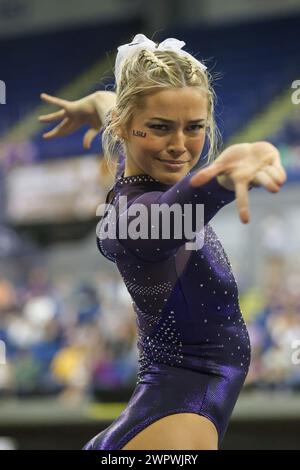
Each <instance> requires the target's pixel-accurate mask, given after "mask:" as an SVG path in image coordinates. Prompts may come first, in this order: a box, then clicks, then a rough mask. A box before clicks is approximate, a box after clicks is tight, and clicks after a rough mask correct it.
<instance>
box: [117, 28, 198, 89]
mask: <svg viewBox="0 0 300 470" xmlns="http://www.w3.org/2000/svg"><path fill="white" fill-rule="evenodd" d="M183 46H185V42H184V41H179V39H176V38H168V39H165V40H164V41H163V42H161V43H160V44H159V45H158V46H157V45H156V44H155V42H153V41H151V39H148V38H147V36H145V35H144V34H136V35H135V36H134V38H133V40H132V42H131V43H129V44H123V45H122V46H119V47H118V54H117V57H116V62H115V77H116V81H117V82H118V81H119V78H120V73H121V66H122V63H123V61H124V60H125V59H127V58H128V57H132V56H133V55H134V54H136V53H137V51H140V50H142V49H148V50H150V51H175V52H177V53H178V54H181V55H186V56H189V57H191V58H193V59H194V60H196V61H197V62H198V64H199V67H200V68H201V69H202V70H206V69H207V67H206V66H205V65H204V64H202V62H200V61H199V60H197V59H195V57H193V56H192V55H191V54H189V53H188V52H186V51H183V50H182V47H183Z"/></svg>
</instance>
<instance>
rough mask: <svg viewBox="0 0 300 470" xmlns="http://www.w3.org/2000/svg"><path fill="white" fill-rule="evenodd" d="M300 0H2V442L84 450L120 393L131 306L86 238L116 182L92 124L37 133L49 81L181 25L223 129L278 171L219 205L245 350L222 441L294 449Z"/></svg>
mask: <svg viewBox="0 0 300 470" xmlns="http://www.w3.org/2000/svg"><path fill="white" fill-rule="evenodd" d="M299 31H300V1H297V0H289V1H288V0H286V1H285V2H282V1H279V0H268V1H264V2H261V1H260V0H227V1H222V0H184V1H183V0H174V1H159V0H152V1H151V2H148V1H141V0H123V1H121V0H110V1H109V2H105V1H104V0H85V1H84V2H82V1H81V0H52V1H51V2H48V1H46V0H39V2H37V1H35V0H0V103H1V104H0V268H1V269H0V270H1V272H0V436H1V437H0V447H1V449H10V448H11V449H36V450H37V449H79V448H81V447H82V446H83V445H84V443H85V442H86V441H87V440H88V439H90V438H91V437H92V436H93V435H94V434H96V433H97V432H99V431H100V430H101V429H104V428H105V427H106V426H107V425H109V424H110V423H111V422H112V420H113V419H114V418H115V417H116V416H117V415H118V414H119V413H120V412H121V410H122V409H123V408H124V407H125V406H126V401H127V400H128V398H129V396H130V394H131V391H132V389H133V387H134V384H135V381H136V370H137V350H136V346H135V341H136V337H135V334H136V330H135V318H134V315H133V310H132V306H131V301H130V299H129V296H128V294H127V291H126V289H125V287H124V286H123V284H122V280H121V278H120V276H119V274H118V271H117V269H116V267H115V266H114V265H113V264H112V263H110V262H109V261H108V260H106V259H104V258H103V256H101V254H100V253H99V252H98V251H97V247H96V241H95V240H96V239H95V229H96V224H97V218H96V215H95V214H96V207H97V205H98V204H99V203H101V202H103V200H104V196H105V194H106V190H107V189H108V187H109V186H110V184H111V182H112V178H111V175H110V173H109V172H108V170H107V168H106V166H105V164H104V163H103V159H102V147H101V135H99V137H98V138H97V139H96V140H95V141H94V143H93V145H92V148H91V150H90V151H84V149H83V146H82V136H83V134H84V129H82V130H80V131H78V132H76V133H75V134H73V135H72V136H69V137H66V138H60V139H54V140H50V141H45V140H43V139H42V134H43V133H44V132H45V131H46V130H48V129H50V128H52V127H53V126H42V125H41V124H40V123H39V122H38V121H37V116H38V115H39V114H45V113H47V112H48V111H49V112H50V111H51V110H53V109H54V108H53V107H49V106H46V105H45V104H43V103H42V102H41V100H40V98H39V95H40V93H42V92H46V93H49V94H53V95H56V96H59V97H62V98H66V99H72V100H73V99H78V98H80V97H82V96H85V95H86V94H89V93H91V92H92V91H95V90H97V89H107V90H109V89H112V86H113V83H114V79H113V73H112V67H113V64H114V57H115V53H116V47H117V46H118V45H120V44H123V43H126V42H130V41H131V40H132V38H133V36H134V35H135V34H137V33H139V32H143V33H144V34H147V35H148V36H149V37H150V38H151V39H153V40H155V41H156V42H159V41H162V40H163V39H165V38H167V37H178V38H180V39H182V40H184V41H185V42H186V50H188V51H189V52H191V53H194V54H196V56H197V57H198V58H200V59H205V60H206V61H207V65H208V67H209V70H210V71H211V72H212V73H213V74H216V76H217V77H218V78H217V80H216V82H215V91H216V93H217V97H218V104H217V121H218V125H219V128H220V130H221V132H222V136H223V140H224V145H228V144H230V143H233V142H242V141H245V142H247V141H254V140H263V139H267V140H269V141H271V142H273V143H274V144H276V145H277V146H278V147H279V149H280V152H281V156H282V159H283V163H284V166H285V168H286V171H287V174H288V181H287V183H286V185H285V186H284V188H283V189H282V190H281V191H280V192H279V193H278V194H276V195H274V194H272V195H271V194H270V193H268V192H267V191H265V190H262V189H255V190H253V191H251V195H250V203H251V223H250V224H248V225H245V226H244V225H242V224H241V222H240V221H239V218H238V215H237V211H236V208H235V206H234V204H231V205H230V206H229V207H226V208H224V209H223V210H222V212H221V213H219V214H218V216H217V217H216V218H215V220H214V221H213V223H212V225H213V226H214V228H215V229H216V231H217V234H218V236H219V237H220V239H221V241H222V243H223V245H224V247H225V249H226V251H227V252H228V255H229V257H230V260H231V264H232V266H233V270H234V273H235V275H236V278H237V282H238V285H239V290H240V304H241V308H242V311H243V314H244V317H245V320H246V323H247V325H248V329H249V332H250V336H251V342H252V364H251V369H250V372H249V375H248V378H247V382H246V385H245V387H244V391H243V393H242V395H241V397H240V399H239V401H238V403H237V406H236V408H235V411H234V414H233V418H232V420H231V424H230V426H229V429H228V433H227V436H226V438H225V440H224V443H223V447H222V448H224V449H274V450H275V449H276V450H277V449H300V440H299V431H300V268H299V266H300V263H299V261H300V237H299V232H300V208H299V202H300V197H299V196H300V191H299V181H300V179H299V178H300V42H299Z"/></svg>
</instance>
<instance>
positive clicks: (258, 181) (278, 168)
mask: <svg viewBox="0 0 300 470" xmlns="http://www.w3.org/2000/svg"><path fill="white" fill-rule="evenodd" d="M213 178H217V181H218V183H219V184H220V185H221V186H223V187H224V188H226V189H228V190H232V191H235V197H236V203H237V208H238V212H239V216H240V220H241V221H242V222H243V223H248V222H249V220H250V215H249V199H248V190H249V186H262V187H264V188H265V189H267V190H268V191H269V192H271V193H277V192H278V191H279V189H280V188H281V186H282V185H283V184H284V183H285V181H286V179H287V176H286V172H285V170H284V168H283V166H282V164H281V160H280V153H279V151H278V149H277V148H276V147H275V146H274V145H272V144H271V143H270V142H266V141H259V142H253V143H242V144H234V145H231V146H229V147H227V148H226V149H225V150H224V151H223V152H222V153H221V154H220V155H219V157H218V158H216V160H215V161H214V162H213V163H212V164H211V165H209V166H207V167H206V168H204V169H200V170H199V171H198V172H196V173H195V174H194V175H193V177H192V178H191V180H190V184H191V186H193V187H197V186H202V185H204V184H207V182H209V181H210V180H212V179H213Z"/></svg>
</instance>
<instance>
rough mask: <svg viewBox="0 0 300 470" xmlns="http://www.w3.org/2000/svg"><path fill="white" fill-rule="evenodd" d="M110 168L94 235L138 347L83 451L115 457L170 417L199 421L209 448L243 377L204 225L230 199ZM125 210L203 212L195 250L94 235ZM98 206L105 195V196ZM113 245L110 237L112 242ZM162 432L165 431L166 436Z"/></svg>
mask: <svg viewBox="0 0 300 470" xmlns="http://www.w3.org/2000/svg"><path fill="white" fill-rule="evenodd" d="M123 168H124V165H123V166H122V162H121V165H120V164H119V169H118V171H117V175H116V181H115V184H114V185H113V187H112V188H111V190H110V191H109V193H108V196H110V197H112V199H111V201H110V202H111V204H110V205H109V206H108V207H110V209H108V210H107V211H106V213H105V214H104V216H103V217H102V220H101V222H100V223H99V226H98V230H97V242H98V247H99V249H100V251H101V252H102V254H103V255H104V256H105V257H107V258H108V259H110V260H111V261H113V262H115V263H116V264H117V267H118V270H119V272H120V274H121V276H122V278H123V280H124V282H125V284H126V287H127V289H128V291H129V293H130V295H131V297H132V300H133V307H134V310H135V314H136V322H137V330H138V349H139V371H138V381H137V384H136V386H135V389H134V391H133V394H132V396H131V398H130V400H129V402H128V405H127V407H126V409H125V410H124V411H123V412H122V414H121V415H120V416H119V417H118V418H117V419H116V420H115V421H114V422H113V423H112V424H111V425H110V426H109V427H108V428H106V429H105V430H104V431H102V432H100V433H99V434H98V435H97V436H95V437H94V438H93V439H92V440H91V441H90V442H89V443H88V444H86V446H85V447H84V449H86V450H90V449H99V450H100V449H103V450H118V449H122V447H124V446H125V444H126V443H127V442H128V441H130V440H131V439H132V438H133V437H134V436H135V435H136V434H138V433H139V432H140V431H142V430H143V429H144V428H146V427H147V426H148V425H149V424H151V423H153V422H154V421H156V420H158V419H159V418H162V417H164V416H167V415H171V414H175V413H197V414H199V415H201V416H205V417H207V418H209V419H210V420H211V421H212V422H213V423H214V425H215V426H216V429H217V431H218V437H219V446H220V444H221V441H222V439H223V437H224V433H225V431H226V428H227V426H228V421H229V418H230V415H231V413H232V410H233V408H234V405H235V403H236V400H237V398H238V395H239V393H240V390H241V388H242V386H243V383H244V380H245V378H246V375H247V371H248V367H249V362H250V344H249V336H248V333H247V329H246V326H245V323H244V321H243V318H242V315H241V311H240V307H239V301H238V291H237V285H236V282H235V279H234V276H233V273H232V270H231V267H230V263H229V261H228V258H227V256H226V254H225V252H224V250H223V248H222V245H221V243H220V241H219V240H218V238H217V236H216V234H215V232H214V231H213V229H212V227H211V226H210V225H209V221H210V220H211V219H212V218H213V216H214V215H215V214H216V213H217V212H218V211H219V209H221V208H222V207H223V206H225V205H226V204H228V203H230V202H232V201H233V200H234V198H235V193H234V192H233V191H229V190H227V189H225V188H223V187H222V186H221V185H220V184H219V183H218V181H217V179H213V180H211V181H210V182H208V183H207V184H205V185H203V186H200V187H196V188H194V187H191V186H190V185H189V180H190V178H191V176H192V174H193V173H189V174H188V175H186V176H185V177H184V178H182V179H181V180H180V181H179V182H177V183H176V184H174V185H166V184H164V183H161V182H159V181H158V180H155V179H153V178H152V177H150V176H148V175H137V176H127V177H124V176H123V172H122V170H123ZM121 195H123V196H127V208H126V207H125V211H123V212H122V213H120V214H121V215H120V214H119V218H118V219H117V224H116V225H118V222H119V220H120V217H124V216H125V215H126V209H128V208H129V207H130V206H131V204H133V203H134V202H135V203H141V204H144V205H145V206H147V207H150V205H151V204H163V203H166V204H168V205H172V204H173V203H179V204H180V205H183V204H188V203H194V204H193V206H195V203H198V204H201V203H202V204H204V223H205V227H204V245H203V246H202V248H199V249H194V250H186V249H185V242H186V240H184V239H183V238H182V239H175V238H173V239H170V240H166V239H162V238H161V239H159V238H158V239H148V240H145V239H142V238H140V239H136V240H133V239H130V238H127V239H111V238H108V237H104V236H103V234H104V229H105V227H106V228H107V227H108V226H109V225H108V224H110V226H112V224H113V223H114V222H113V219H112V218H111V214H112V210H111V209H112V208H113V207H116V205H117V202H118V199H119V197H120V196H121ZM107 202H108V197H107ZM119 238H120V237H119ZM170 432H172V430H171V429H170Z"/></svg>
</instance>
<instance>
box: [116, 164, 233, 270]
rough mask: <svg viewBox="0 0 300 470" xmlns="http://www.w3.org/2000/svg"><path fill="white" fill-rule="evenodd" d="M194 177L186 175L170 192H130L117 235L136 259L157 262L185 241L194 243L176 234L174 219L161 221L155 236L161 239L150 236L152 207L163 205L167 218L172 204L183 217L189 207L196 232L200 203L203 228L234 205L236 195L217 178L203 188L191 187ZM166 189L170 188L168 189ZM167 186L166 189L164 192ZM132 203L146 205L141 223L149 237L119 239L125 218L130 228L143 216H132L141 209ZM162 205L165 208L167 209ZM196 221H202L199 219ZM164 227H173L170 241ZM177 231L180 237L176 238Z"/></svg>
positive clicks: (173, 251) (120, 215)
mask: <svg viewBox="0 0 300 470" xmlns="http://www.w3.org/2000/svg"><path fill="white" fill-rule="evenodd" d="M193 174H194V173H190V174H188V175H186V176H185V177H184V178H182V179H181V180H180V181H178V182H177V183H176V184H174V185H172V186H171V187H170V188H169V189H167V190H153V191H151V190H150V191H149V190H148V191H146V192H143V193H142V194H141V193H140V192H139V190H138V188H131V191H130V190H129V192H128V198H127V200H128V202H127V205H126V206H125V209H123V211H122V210H120V213H119V216H118V220H117V236H118V239H119V241H120V243H121V244H122V245H123V246H124V247H126V248H127V249H129V250H131V251H132V252H133V253H134V254H135V255H136V256H138V257H140V258H142V259H144V260H146V261H152V260H153V261H154V260H157V259H162V258H165V257H168V256H170V255H172V254H174V253H175V252H176V250H177V249H178V248H179V247H180V246H181V245H183V244H184V243H186V242H190V241H192V240H193V238H186V236H185V234H184V231H183V230H182V231H181V236H180V237H178V231H177V232H176V231H175V218H173V217H169V218H165V217H162V218H161V219H160V220H161V221H162V224H161V227H160V229H159V230H158V232H157V234H156V237H157V236H158V238H156V239H155V238H153V236H151V225H153V216H152V214H151V207H153V205H154V204H157V205H160V208H161V210H162V213H163V214H164V215H166V212H169V213H170V211H169V208H170V206H172V205H173V204H176V205H177V209H178V208H179V209H181V214H186V212H185V210H186V208H185V206H184V205H185V204H186V205H188V206H189V210H190V211H191V213H190V214H191V217H189V220H192V228H191V230H192V231H194V232H197V231H198V230H197V227H196V211H197V210H199V209H197V204H198V205H200V204H203V206H204V223H203V222H202V227H203V225H206V224H207V223H208V222H209V221H210V220H211V219H212V218H213V217H214V215H215V214H216V213H217V212H218V211H219V210H220V209H221V208H222V207H223V206H225V205H226V204H228V203H230V202H232V201H233V200H234V199H235V192H234V191H230V190H228V189H225V188H224V187H223V186H221V185H220V184H219V182H218V180H217V178H214V179H212V180H211V181H209V182H208V183H206V184H204V185H202V186H198V187H192V186H191V185H190V179H191V177H192V176H193ZM165 187H167V188H168V186H165ZM165 187H164V188H163V189H165ZM159 189H160V188H159ZM124 195H126V192H124ZM133 204H135V205H136V204H140V205H142V206H143V211H144V214H146V216H144V218H142V219H140V220H141V221H142V224H143V228H144V229H145V225H146V227H147V229H148V237H147V238H136V239H134V238H133V237H132V236H131V235H130V232H129V231H128V232H126V237H123V238H121V236H120V233H121V230H120V227H121V225H120V224H121V223H122V224H125V222H126V221H125V220H124V219H125V218H126V219H127V222H126V225H127V226H128V227H129V225H130V223H131V222H132V221H133V220H134V219H137V217H138V216H139V214H140V212H139V211H138V212H136V213H135V215H132V210H133V209H134V210H136V208H137V207H138V206H135V207H134V206H133ZM162 205H165V206H164V209H163V206H162ZM130 212H131V214H130ZM190 214H189V215H190ZM198 214H199V212H198ZM184 217H187V216H186V215H183V216H182V218H181V221H182V226H183V218H184ZM179 220H180V216H179V219H178V212H177V221H176V223H177V224H178V221H179ZM197 220H198V221H199V217H198V219H197ZM163 224H164V225H165V224H170V236H169V237H168V238H164V237H165V235H164V234H163V232H162V226H163ZM123 227H124V225H123ZM177 228H178V226H177ZM122 230H123V232H122V233H123V234H124V229H122ZM175 232H176V236H177V237H178V238H175V236H174V234H175ZM122 236H123V235H122ZM194 239H195V238H194Z"/></svg>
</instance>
